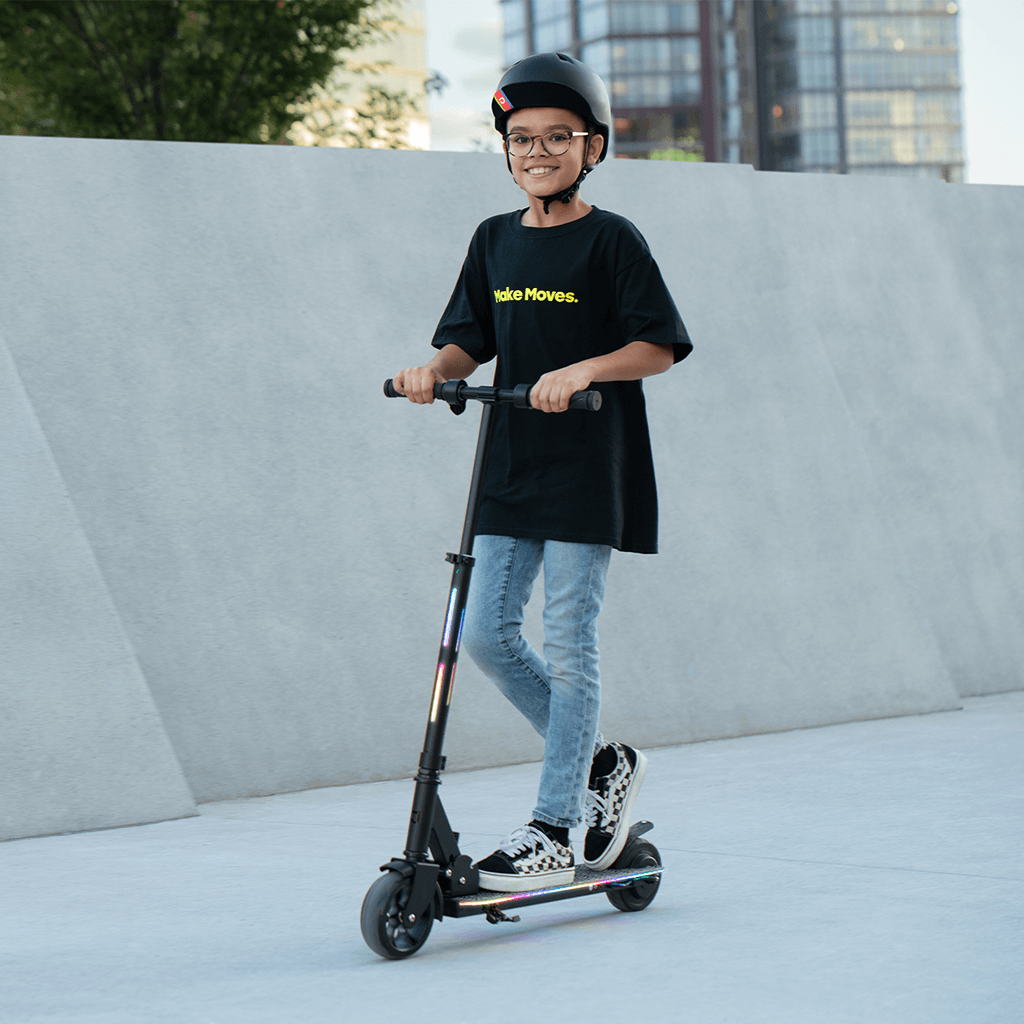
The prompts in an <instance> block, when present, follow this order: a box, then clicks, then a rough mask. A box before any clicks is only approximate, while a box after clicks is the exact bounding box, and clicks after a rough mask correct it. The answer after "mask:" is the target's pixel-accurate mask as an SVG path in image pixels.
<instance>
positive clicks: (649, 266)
mask: <svg viewBox="0 0 1024 1024" xmlns="http://www.w3.org/2000/svg"><path fill="white" fill-rule="evenodd" d="M615 291H616V299H617V301H618V307H619V309H618V312H619V323H620V324H621V325H622V330H623V333H624V335H625V341H624V342H623V344H626V345H628V344H629V343H630V342H631V341H649V342H651V344H654V345H671V346H672V352H673V357H674V362H677V363H678V362H679V360H680V359H685V358H686V357H687V356H688V355H689V354H690V353H691V352H692V351H693V344H692V343H691V341H690V337H689V335H688V334H687V333H686V328H685V327H684V326H683V321H682V318H681V317H680V316H679V310H678V309H676V304H675V302H673V301H672V296H671V294H670V293H669V290H668V286H667V285H666V284H665V281H664V279H663V278H662V276H661V271H660V270H659V269H658V264H657V263H655V261H654V257H653V256H651V254H650V252H647V253H646V255H644V256H641V257H640V259H638V260H635V261H634V262H633V263H631V264H630V265H629V266H627V267H625V268H624V269H623V270H620V271H619V272H618V274H616V276H615Z"/></svg>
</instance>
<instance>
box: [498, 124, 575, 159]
mask: <svg viewBox="0 0 1024 1024" xmlns="http://www.w3.org/2000/svg"><path fill="white" fill-rule="evenodd" d="M589 134H590V132H570V131H566V130H563V129H561V128H556V129H555V130H554V131H550V132H545V133H544V134H543V135H527V134H526V133H525V132H509V134H508V135H506V136H504V139H505V145H506V146H507V147H508V151H509V153H511V154H512V156H529V155H530V154H531V153H532V152H533V146H534V143H535V142H536V141H537V139H540V144H541V145H542V146H543V147H544V152H545V153H547V154H548V156H561V155H562V154H563V153H568V152H569V147H570V146H571V145H572V140H573V139H575V138H576V137H577V136H578V135H589Z"/></svg>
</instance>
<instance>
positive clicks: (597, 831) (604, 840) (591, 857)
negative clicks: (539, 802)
mask: <svg viewBox="0 0 1024 1024" xmlns="http://www.w3.org/2000/svg"><path fill="white" fill-rule="evenodd" d="M608 746H610V747H612V749H614V750H615V752H616V754H617V755H618V761H617V762H616V765H615V767H614V768H613V769H612V771H611V772H609V773H608V774H607V775H603V776H601V777H600V778H598V779H591V784H590V788H589V789H588V790H587V795H586V800H585V807H584V810H585V818H586V823H587V838H586V840H585V841H584V844H583V863H584V864H585V865H586V866H587V867H588V868H591V869H592V870H593V871H604V870H605V869H607V868H610V867H611V866H612V864H614V863H615V860H616V858H617V857H618V856H619V854H620V853H622V848H623V847H624V846H625V845H626V839H627V837H628V836H629V823H630V816H631V815H632V813H633V804H634V803H635V801H636V795H637V793H639V792H640V784H641V783H642V782H643V781H644V775H645V774H646V772H647V758H646V757H644V755H643V754H641V753H640V751H639V750H634V749H633V748H632V747H627V746H626V745H625V744H624V743H609V744H608Z"/></svg>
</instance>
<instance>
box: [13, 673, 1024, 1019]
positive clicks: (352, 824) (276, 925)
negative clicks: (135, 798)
mask: <svg viewBox="0 0 1024 1024" xmlns="http://www.w3.org/2000/svg"><path fill="white" fill-rule="evenodd" d="M627 738H628V737H627ZM648 754H649V757H650V761H651V767H650V771H649V772H648V776H647V782H646V784H645V786H644V791H643V794H642V796H641V799H640V801H639V802H638V805H637V814H638V816H644V817H648V818H651V819H652V820H654V821H655V823H656V828H655V830H654V831H653V832H652V833H651V834H650V836H649V838H651V839H652V840H653V841H654V842H656V843H657V844H658V846H659V848H660V850H661V852H662V856H663V860H664V863H665V865H666V874H665V879H664V882H663V884H662V887H661V891H660V892H659V894H658V897H657V899H656V900H655V902H654V903H653V904H652V905H651V907H650V908H648V909H647V910H646V911H644V912H643V913H640V914H623V913H620V912H618V911H616V910H614V909H613V908H612V907H611V905H610V904H609V903H608V902H607V900H606V899H605V898H604V897H603V896H600V895H598V896H589V897H586V898H584V899H580V900H572V901H568V902H565V903H560V904H551V905H548V906H540V907H533V908H525V909H524V910H523V911H522V912H521V913H522V918H523V919H522V921H521V922H520V923H519V924H502V925H497V926H492V925H489V924H487V923H486V922H485V921H484V920H483V919H482V918H470V919H468V920H461V921H448V920H446V921H443V922H441V923H440V924H438V925H435V927H434V931H433V933H432V935H431V937H430V940H429V941H428V943H427V945H426V946H425V948H424V949H423V950H422V951H421V952H420V953H419V954H418V955H417V956H415V957H413V958H412V959H410V960H406V961H399V962H386V961H383V960H380V959H378V958H377V957H376V956H374V955H373V954H372V953H371V952H370V951H369V950H368V949H367V947H366V946H365V945H364V944H363V941H362V938H361V936H360V933H359V925H358V916H359V906H360V903H361V901H362V897H363V894H364V892H365V890H366V888H367V887H368V886H369V884H370V883H371V882H372V881H373V879H374V878H375V877H376V875H377V868H378V866H379V865H380V864H381V863H382V862H383V861H385V860H387V859H389V858H390V857H391V856H392V855H395V854H397V853H399V852H400V850H401V848H402V846H403V839H404V819H405V818H406V816H407V814H408V805H409V798H410V795H411V785H410V783H409V782H405V781H403V782H387V783H376V784H373V785H364V786H350V787H344V788H336V789H321V790H311V791H308V792H304V793H293V794H287V795H284V796H276V797H267V798H263V799H256V800H238V801H227V802H222V803H213V804H205V805H203V806H202V808H201V810H202V814H201V816H200V817H196V818H190V819H185V820H182V821H174V822H166V823H162V824H157V825H147V826H142V827H138V828H125V829H115V830H111V831H107V832H92V833H84V834H78V835H68V836H54V837H49V838H43V839H25V840H18V841H14V842H8V843H4V844H0V886H2V890H0V1021H2V1022H3V1024H36V1022H40V1024H42V1022H45V1024H62V1022H71V1021H74V1022H76V1024H77V1022H82V1024H86V1022H87V1024H150V1022H154V1024H155V1022H173V1024H243V1022H244V1024H290V1022H315V1024H319V1022H335V1021H339V1022H346V1021H355V1020H359V1021H367V1022H371V1024H375V1022H378V1021H380V1022H390V1021H402V1022H407V1021H425V1022H434V1021H438V1022H440V1021H444V1022H453V1024H462V1022H466V1024H477V1022H480V1024H484V1022H491V1021H494V1022H502V1024H504V1022H508V1021H514V1020H526V1021H529V1020H538V1021H546V1020H548V1019H550V1020H558V1021H562V1022H569V1024H574V1022H577V1021H580V1022H582V1021H586V1022H588V1024H589V1022H605V1021H609V1022H614V1021H623V1020H642V1021H655V1022H661V1021H673V1022H675V1021H685V1022H687V1024H727V1022H728V1024H748V1022H750V1024H762V1022H764V1024H775V1022H778V1024H804V1022H806V1024H846V1022H857V1024H890V1022H891V1024H947V1022H949V1024H952V1022H956V1024H987V1022H992V1024H1018V1022H1020V1021H1022V1020H1024V693H1017V694H1007V695H1000V696H995V697H987V698H981V699H975V700H968V701H966V702H965V708H964V710H963V711H959V712H948V713H944V714H936V715H928V716H921V717H912V718H899V719H888V720H884V721H879V722H865V723H857V724H852V725H843V726H834V727H831V728H826V729H815V730H808V731H804V732H791V733H781V734H776V735H770V736H754V737H747V738H742V739H735V740H725V741H720V742H715V743H703V744H696V745H692V746H685V747H677V748H665V749H660V750H651V751H648ZM536 777H537V766H536V765H522V766H516V767H512V768H501V769H492V770H488V771H480V772H472V773H465V774H457V773H453V774H450V775H447V776H446V777H445V784H444V788H443V791H442V792H443V795H444V798H445V804H446V806H447V808H448V811H449V814H450V816H451V818H452V821H453V824H454V825H455V827H456V828H461V829H462V832H463V846H464V847H465V848H467V849H468V850H469V852H471V853H474V854H482V853H484V852H489V850H490V849H491V848H492V847H493V845H494V842H495V841H496V840H497V839H498V838H500V836H501V834H503V833H504V832H506V831H508V829H509V828H511V827H512V826H513V825H516V824H519V823H520V821H521V819H524V818H525V816H526V815H527V814H528V812H529V810H530V807H531V803H532V801H531V797H532V795H533V789H534V786H535V784H536Z"/></svg>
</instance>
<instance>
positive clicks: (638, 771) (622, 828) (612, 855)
mask: <svg viewBox="0 0 1024 1024" xmlns="http://www.w3.org/2000/svg"><path fill="white" fill-rule="evenodd" d="M646 774H647V758H646V757H644V755H643V754H642V753H641V752H640V751H639V750H637V752H636V767H635V768H634V769H633V778H632V779H631V780H630V783H629V789H627V790H626V799H625V801H624V802H623V804H622V814H621V815H619V823H618V825H617V826H616V827H615V834H614V835H613V836H612V841H611V842H610V843H609V844H608V849H606V850H605V851H604V853H602V854H601V856H600V857H598V858H597V860H586V859H584V861H583V865H584V867H588V868H590V870H591V871H606V870H607V869H608V868H610V867H611V866H612V865H613V864H614V863H615V861H616V860H618V858H619V854H620V853H622V850H623V848H624V847H625V845H626V840H627V839H628V838H629V826H630V823H631V822H632V820H633V804H634V803H636V795H637V793H639V792H640V786H641V784H642V783H643V781H644V776H645V775H646Z"/></svg>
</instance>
